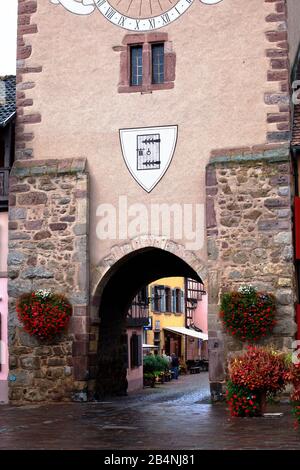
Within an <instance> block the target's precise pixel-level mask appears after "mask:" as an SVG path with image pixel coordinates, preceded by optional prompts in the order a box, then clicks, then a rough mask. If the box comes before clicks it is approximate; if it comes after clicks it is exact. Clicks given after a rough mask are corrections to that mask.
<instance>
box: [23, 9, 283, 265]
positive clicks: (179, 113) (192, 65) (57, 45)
mask: <svg viewBox="0 0 300 470" xmlns="http://www.w3.org/2000/svg"><path fill="white" fill-rule="evenodd" d="M21 3H23V4H24V5H26V1H24V2H21ZM34 3H35V2H31V4H32V5H34ZM32 8H33V7H32ZM27 10H28V9H27ZM273 10H274V5H273V4H272V3H270V2H264V1H263V0H252V1H251V2H249V1H248V0H241V1H240V2H239V8H236V0H223V2H221V3H220V4H218V5H216V6H213V7H208V6H207V5H204V4H202V3H200V2H198V1H197V2H196V1H195V2H194V3H193V5H192V6H191V7H190V9H189V10H188V11H187V12H186V13H185V14H184V15H183V16H182V17H181V18H180V19H179V20H177V21H175V22H174V23H172V24H171V25H170V26H169V27H168V28H162V29H161V30H160V31H161V32H167V33H168V35H169V40H170V41H172V42H173V48H174V51H175V53H176V80H175V87H174V89H172V90H164V91H157V92H153V93H152V94H144V95H141V94H140V93H130V94H120V93H118V91H117V88H118V82H119V72H120V53H119V52H118V50H119V49H118V48H119V46H121V45H122V41H123V38H124V36H125V34H126V31H125V30H122V29H121V28H118V27H116V26H114V25H112V24H111V23H109V22H108V21H107V20H106V19H105V18H103V16H102V15H101V14H100V13H99V12H97V11H95V12H94V13H93V14H92V15H90V16H86V17H82V16H77V15H72V14H71V13H69V12H67V11H66V10H65V9H64V8H62V7H60V6H55V5H53V4H50V2H49V1H43V2H42V1H39V2H37V10H36V12H34V13H33V14H32V17H31V23H32V24H33V25H34V24H36V25H37V33H34V34H26V35H25V34H24V35H23V36H22V37H23V39H24V40H25V45H26V47H27V49H26V51H27V54H28V47H29V46H31V47H32V54H31V55H29V57H27V58H25V59H24V56H26V51H25V50H20V54H19V55H20V57H19V58H20V62H19V64H18V65H19V69H18V70H19V74H20V77H21V76H22V83H21V84H19V85H18V90H19V92H20V93H21V96H22V98H23V95H24V96H25V97H26V106H23V105H24V101H21V100H20V101H19V103H20V115H19V121H18V124H19V131H20V132H19V134H18V135H19V139H20V142H19V143H20V149H19V152H18V154H17V156H18V157H19V158H53V157H57V156H58V158H62V159H63V158H68V157H71V156H74V155H77V156H81V155H83V156H86V157H88V165H89V171H90V174H91V235H92V236H91V263H92V266H96V265H98V264H99V262H100V261H101V259H103V258H104V257H105V256H106V255H107V254H109V252H110V248H111V247H112V246H113V245H115V244H116V240H98V239H97V236H96V227H97V223H98V222H99V217H98V216H97V215H96V210H97V207H98V205H99V204H102V203H110V204H113V205H115V206H118V201H119V196H121V195H126V196H127V197H128V204H131V203H134V202H136V201H139V202H140V203H145V204H146V205H147V204H149V203H150V202H152V203H163V202H166V203H170V204H171V203H173V202H177V201H182V202H186V203H198V204H201V203H204V201H205V191H204V175H205V165H206V163H207V162H208V160H209V155H210V151H211V150H212V149H215V148H219V147H222V148H223V147H236V146H238V147H240V146H247V145H254V144H260V143H264V142H265V140H266V129H267V128H268V125H267V124H266V120H267V112H272V110H273V109H274V111H277V109H278V107H277V105H276V104H275V105H273V106H272V107H271V108H270V109H268V107H267V106H266V103H265V102H264V92H266V93H269V92H271V91H272V90H273V91H274V89H275V90H276V91H277V84H276V86H275V84H274V83H273V82H269V81H268V80H267V70H268V60H267V59H266V54H265V49H266V47H267V41H266V36H265V32H266V31H268V29H270V27H272V28H274V23H266V16H267V15H268V14H271V13H273ZM33 11H35V9H34V8H33ZM241 11H242V18H243V21H241ZM24 14H25V13H24ZM27 14H28V11H27ZM275 26H277V25H275ZM24 30H25V27H23V29H22V31H21V28H20V33H21V32H22V33H23V31H24ZM30 32H31V33H32V32H34V27H32V28H31V29H30ZM79 44H80V46H79ZM254 71H255V73H254ZM281 73H282V72H281V71H280V74H281ZM187 77H188V79H187ZM199 78H200V79H199ZM26 83H28V85H26ZM50 84H51V86H50ZM191 90H193V92H191ZM28 104H31V105H30V106H28ZM141 110H142V112H140V111H141ZM137 111H138V112H137ZM39 121H40V122H39ZM58 122H59V126H58V125H57V123H58ZM169 124H177V125H178V126H179V128H178V129H179V135H178V142H177V148H176V152H175V155H174V158H173V161H172V164H171V166H170V168H169V170H168V172H167V173H166V175H165V176H164V178H163V180H162V181H161V182H160V183H159V184H158V185H157V186H156V188H155V189H154V190H153V191H152V192H151V195H150V196H149V195H148V194H146V193H145V191H144V190H143V189H141V188H140V187H139V186H138V185H137V183H136V182H135V181H134V180H133V178H132V177H131V175H130V174H129V172H128V170H127V168H126V166H125V164H124V161H123V158H122V154H121V149H120V143H119V135H118V131H119V129H120V128H128V127H141V126H155V125H169ZM274 127H276V125H275V126H274V125H271V128H274ZM22 136H23V137H22ZM270 138H271V137H270ZM277 138H278V136H277ZM24 146H25V148H24ZM187 156H188V158H187ZM183 168H184V171H182V169H183ZM116 174H117V175H118V184H117V185H116V184H115V175H116ZM104 175H105V176H104ZM99 181H101V184H99ZM174 181H176V184H174ZM171 187H172V191H170V188H171ZM186 188H189V190H188V191H187V190H186ZM199 230H201V232H202V233H203V234H204V226H203V224H202V226H201V227H199ZM183 238H184V237H183ZM183 241H185V240H183ZM178 242H179V240H178ZM199 257H200V258H203V259H205V258H206V247H205V244H204V245H203V246H202V247H200V249H199Z"/></svg>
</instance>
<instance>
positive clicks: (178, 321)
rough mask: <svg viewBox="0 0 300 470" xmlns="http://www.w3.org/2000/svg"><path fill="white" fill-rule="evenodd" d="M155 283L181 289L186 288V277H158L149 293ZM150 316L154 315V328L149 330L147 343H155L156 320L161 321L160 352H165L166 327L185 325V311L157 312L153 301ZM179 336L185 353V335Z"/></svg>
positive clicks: (152, 285) (150, 289)
mask: <svg viewBox="0 0 300 470" xmlns="http://www.w3.org/2000/svg"><path fill="white" fill-rule="evenodd" d="M155 285H162V286H166V287H170V288H171V289H176V288H178V289H181V290H184V278H183V277H166V278H162V279H158V280H157V281H155V282H153V283H152V284H150V285H149V295H151V292H152V287H154V286H155ZM149 316H150V317H152V328H153V329H152V330H148V331H147V343H148V344H154V329H155V322H156V321H157V320H159V321H160V332H161V333H160V351H159V354H162V353H163V352H165V336H166V334H167V332H166V331H165V330H164V328H167V327H172V326H175V327H176V326H185V313H184V312H182V313H173V312H164V313H163V312H161V313H159V312H155V311H154V310H153V302H152V303H151V304H150V306H149ZM178 338H180V339H181V352H182V355H184V348H185V341H184V337H182V336H181V335H178Z"/></svg>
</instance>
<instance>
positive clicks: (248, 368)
mask: <svg viewBox="0 0 300 470" xmlns="http://www.w3.org/2000/svg"><path fill="white" fill-rule="evenodd" d="M228 369H229V377H230V381H229V388H228V391H229V392H228V394H227V402H228V403H229V406H230V409H231V411H232V410H233V408H232V403H231V402H230V401H229V400H230V399H232V397H233V398H234V399H235V398H236V397H234V395H237V396H244V397H246V398H247V397H248V398H249V399H248V403H249V404H250V406H251V407H253V411H254V410H255V413H254V414H255V415H263V414H264V413H265V411H266V397H267V394H270V395H275V394H276V393H278V392H280V391H282V390H283V389H284V388H285V385H286V384H287V371H288V363H287V356H286V354H285V353H283V352H281V351H276V350H275V349H274V348H273V347H271V346H265V347H259V346H249V347H248V348H247V350H246V351H245V352H243V353H242V354H240V355H238V356H236V357H235V358H234V359H232V360H231V361H230V363H229V367H228ZM233 386H234V387H237V388H236V389H235V390H234V391H233V393H232V387H233ZM249 394H252V395H251V396H250V395H249ZM249 400H251V403H250V401H249ZM252 402H253V403H254V404H253V403H252ZM257 404H258V405H259V406H258V408H257ZM254 407H256V408H254ZM246 409H247V408H245V409H244V410H245V413H244V416H247V415H249V416H250V415H251V413H250V412H246ZM232 414H233V413H232ZM233 415H234V414H233ZM241 415H243V414H239V416H241Z"/></svg>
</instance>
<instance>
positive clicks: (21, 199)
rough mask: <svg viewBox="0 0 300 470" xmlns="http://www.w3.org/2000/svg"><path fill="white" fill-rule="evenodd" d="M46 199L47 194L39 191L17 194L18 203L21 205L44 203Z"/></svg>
mask: <svg viewBox="0 0 300 470" xmlns="http://www.w3.org/2000/svg"><path fill="white" fill-rule="evenodd" d="M47 200H48V197H47V194H46V193H44V192H41V191H31V192H30V193H26V194H21V195H19V196H18V203H19V204H20V205H21V206H35V205H39V204H46V203H47Z"/></svg>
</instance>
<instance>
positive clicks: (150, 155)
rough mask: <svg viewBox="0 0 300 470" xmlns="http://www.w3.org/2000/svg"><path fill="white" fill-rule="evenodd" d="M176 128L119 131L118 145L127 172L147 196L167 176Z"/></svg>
mask: <svg viewBox="0 0 300 470" xmlns="http://www.w3.org/2000/svg"><path fill="white" fill-rule="evenodd" d="M177 129H178V128H177V126H161V127H144V128H139V129H121V130H120V141H121V148H122V153H123V158H124V160H125V163H126V165H127V168H128V170H129V171H130V173H131V174H132V176H133V178H134V179H135V180H136V181H137V182H138V184H139V185H140V186H141V187H142V188H143V189H144V190H145V191H147V192H148V193H150V191H152V189H153V188H154V187H155V186H156V185H157V183H158V182H159V181H160V180H161V178H162V177H163V175H164V174H165V173H166V171H167V169H168V167H169V165H170V163H171V160H172V158H173V155H174V151H175V147H176V141H177Z"/></svg>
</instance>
